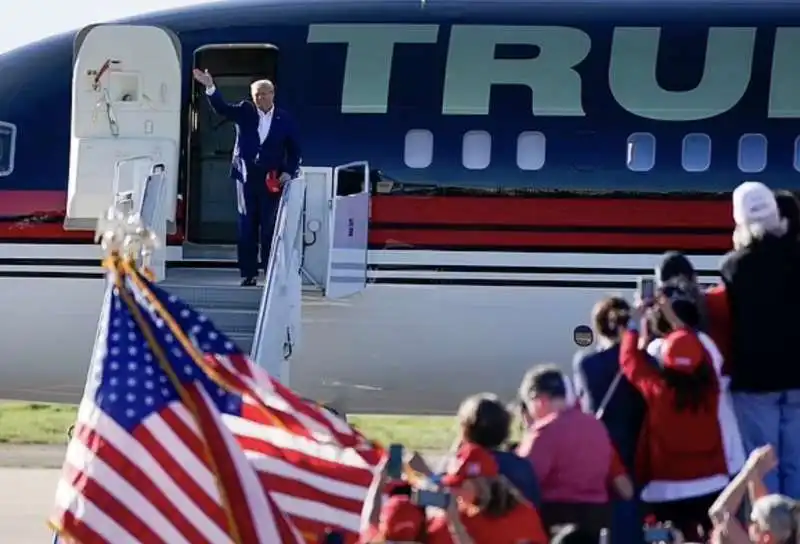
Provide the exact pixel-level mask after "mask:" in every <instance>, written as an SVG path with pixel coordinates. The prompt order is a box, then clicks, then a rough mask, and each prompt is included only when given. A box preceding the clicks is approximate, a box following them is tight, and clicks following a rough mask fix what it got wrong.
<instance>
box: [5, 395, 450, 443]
mask: <svg viewBox="0 0 800 544" xmlns="http://www.w3.org/2000/svg"><path fill="white" fill-rule="evenodd" d="M76 410H77V408H76V407H75V406H72V405H66V404H38V403H37V404H31V403H18V402H3V403H0V444H65V443H66V430H67V428H68V427H69V426H70V425H71V424H72V423H73V422H74V421H75V413H76ZM349 420H350V421H351V422H352V423H353V424H355V425H356V426H357V427H358V429H359V430H361V432H362V433H364V435H365V436H367V437H368V438H370V439H372V440H377V441H378V442H380V443H381V444H384V445H388V444H391V443H393V442H400V443H402V444H405V446H406V448H408V449H415V450H435V451H439V450H446V449H447V448H448V447H449V446H450V442H451V441H452V440H453V436H454V419H453V417H451V416H382V415H351V416H349Z"/></svg>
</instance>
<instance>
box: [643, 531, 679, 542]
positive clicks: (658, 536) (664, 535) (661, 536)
mask: <svg viewBox="0 0 800 544" xmlns="http://www.w3.org/2000/svg"><path fill="white" fill-rule="evenodd" d="M644 541H645V542H647V543H648V544H650V543H651V542H672V531H671V530H670V528H669V527H645V529H644Z"/></svg>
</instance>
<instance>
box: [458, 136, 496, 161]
mask: <svg viewBox="0 0 800 544" xmlns="http://www.w3.org/2000/svg"><path fill="white" fill-rule="evenodd" d="M491 160H492V136H491V134H489V133H488V132H486V131H485V130H470V131H469V132H467V133H466V134H464V140H463V142H462V148H461V162H462V163H463V164H464V168H468V169H470V170H483V169H484V168H486V167H487V166H489V163H490V162H491Z"/></svg>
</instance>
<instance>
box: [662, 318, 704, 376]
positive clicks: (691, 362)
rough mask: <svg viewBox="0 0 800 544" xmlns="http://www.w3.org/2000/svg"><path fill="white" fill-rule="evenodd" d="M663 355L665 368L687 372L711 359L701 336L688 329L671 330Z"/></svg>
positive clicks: (665, 342) (666, 339) (689, 372)
mask: <svg viewBox="0 0 800 544" xmlns="http://www.w3.org/2000/svg"><path fill="white" fill-rule="evenodd" d="M661 356H662V360H663V362H664V367H665V368H669V369H672V370H677V371H679V372H686V373H687V374H691V373H692V372H694V370H695V369H696V368H697V367H698V366H700V365H701V364H703V363H704V362H706V361H708V360H709V359H708V353H706V348H705V347H704V346H703V343H702V342H701V341H700V338H698V336H697V334H696V333H694V332H692V331H690V330H687V329H679V330H677V331H674V332H671V333H670V334H669V335H667V337H666V338H664V345H663V347H662V348H661Z"/></svg>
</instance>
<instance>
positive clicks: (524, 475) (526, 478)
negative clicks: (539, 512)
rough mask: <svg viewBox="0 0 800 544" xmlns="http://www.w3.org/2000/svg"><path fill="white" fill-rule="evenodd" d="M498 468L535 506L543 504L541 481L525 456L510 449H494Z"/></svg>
mask: <svg viewBox="0 0 800 544" xmlns="http://www.w3.org/2000/svg"><path fill="white" fill-rule="evenodd" d="M492 453H493V454H494V460H495V461H497V468H498V470H499V472H500V474H502V475H503V476H505V477H506V478H507V479H508V481H509V482H511V483H512V484H514V487H516V488H517V490H518V491H519V492H520V493H522V495H523V496H524V497H525V498H526V499H527V500H528V501H530V503H531V504H533V506H535V507H537V508H538V507H539V506H541V504H542V493H541V490H540V489H539V481H538V480H537V479H536V473H535V472H534V471H533V465H531V462H530V461H529V460H527V459H525V458H524V457H520V456H519V455H517V454H516V453H513V452H510V451H497V450H495V451H493V452H492Z"/></svg>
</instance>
